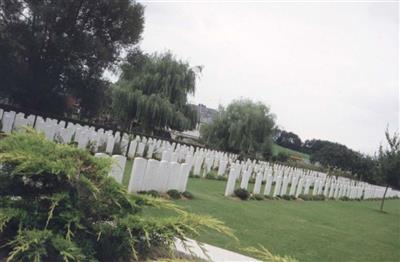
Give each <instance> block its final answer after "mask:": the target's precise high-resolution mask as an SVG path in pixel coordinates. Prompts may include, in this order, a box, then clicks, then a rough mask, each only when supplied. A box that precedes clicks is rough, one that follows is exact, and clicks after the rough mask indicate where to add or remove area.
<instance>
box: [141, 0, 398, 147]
mask: <svg viewBox="0 0 400 262" xmlns="http://www.w3.org/2000/svg"><path fill="white" fill-rule="evenodd" d="M141 2H142V3H143V4H144V5H145V6H146V9H145V29H144V33H143V35H142V37H143V40H142V42H141V48H142V49H143V50H145V51H147V52H154V51H166V50H171V51H172V52H173V53H174V54H176V56H177V57H178V58H181V59H183V60H186V61H187V62H189V63H190V64H191V65H203V66H204V70H203V74H202V77H201V79H200V81H199V82H198V85H197V91H196V94H195V96H194V97H192V98H191V101H192V102H195V103H202V104H205V105H207V106H208V107H211V108H217V107H218V105H219V104H222V105H227V104H229V103H230V102H231V101H232V100H233V99H237V98H240V97H243V98H250V99H252V100H254V101H261V102H263V103H265V104H267V105H269V106H270V107H271V111H272V112H273V113H274V114H276V116H277V124H278V125H279V126H282V127H283V128H284V129H285V130H288V131H292V132H295V133H296V134H298V135H299V136H300V137H301V138H302V140H303V141H304V140H305V139H311V138H319V139H327V140H330V141H334V142H339V143H343V144H345V145H347V146H348V147H350V148H352V149H355V150H357V151H361V152H363V153H369V154H372V153H373V152H374V151H376V149H377V147H378V145H379V144H380V143H381V142H382V141H384V129H385V128H386V125H387V124H388V125H389V127H390V129H391V130H392V131H394V130H398V129H399V98H400V96H399V77H398V76H399V64H398V62H399V61H398V60H399V53H398V44H399V35H398V29H399V27H398V10H399V9H398V4H397V3H298V4H297V3H271V2H270V3H265V2H264V3H260V2H253V3H233V2H220V3H212V2H209V3H207V4H205V3H198V2H197V3H196V2H191V3H190V2H186V3H177V2H175V3H171V2H169V3H154V2H152V3H149V2H143V1H141Z"/></svg>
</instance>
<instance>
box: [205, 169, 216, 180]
mask: <svg viewBox="0 0 400 262" xmlns="http://www.w3.org/2000/svg"><path fill="white" fill-rule="evenodd" d="M206 178H207V179H213V180H216V179H217V176H216V175H215V174H214V172H212V171H211V172H208V173H207V174H206Z"/></svg>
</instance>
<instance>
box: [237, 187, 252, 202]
mask: <svg viewBox="0 0 400 262" xmlns="http://www.w3.org/2000/svg"><path fill="white" fill-rule="evenodd" d="M234 193H235V196H237V197H238V198H240V199H241V200H248V199H249V198H250V193H249V191H247V190H246V189H243V188H238V189H235V191H234Z"/></svg>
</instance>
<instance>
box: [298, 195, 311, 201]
mask: <svg viewBox="0 0 400 262" xmlns="http://www.w3.org/2000/svg"><path fill="white" fill-rule="evenodd" d="M298 198H301V199H303V200H304V201H310V200H312V196H310V195H303V194H302V195H299V197H298Z"/></svg>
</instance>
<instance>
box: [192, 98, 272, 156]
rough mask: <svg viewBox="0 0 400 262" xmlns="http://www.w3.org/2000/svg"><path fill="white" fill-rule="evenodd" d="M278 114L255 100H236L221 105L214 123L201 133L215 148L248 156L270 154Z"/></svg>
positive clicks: (205, 140)
mask: <svg viewBox="0 0 400 262" xmlns="http://www.w3.org/2000/svg"><path fill="white" fill-rule="evenodd" d="M274 126H275V117H274V116H273V115H272V114H271V113H270V109H269V107H268V106H266V105H264V104H262V103H255V102H252V101H251V100H247V99H241V100H235V101H233V102H232V103H231V104H229V105H228V106H227V108H226V109H225V108H223V107H220V108H219V112H218V114H217V116H216V117H215V119H214V121H213V123H212V124H210V125H204V126H203V127H202V128H201V130H200V132H201V137H202V139H203V140H204V142H205V143H206V144H207V145H208V146H210V147H212V148H215V149H218V150H225V151H229V152H234V153H238V154H241V155H243V156H245V157H258V156H264V157H265V156H269V155H270V154H271V142H272V132H273V128H274Z"/></svg>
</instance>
